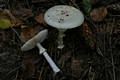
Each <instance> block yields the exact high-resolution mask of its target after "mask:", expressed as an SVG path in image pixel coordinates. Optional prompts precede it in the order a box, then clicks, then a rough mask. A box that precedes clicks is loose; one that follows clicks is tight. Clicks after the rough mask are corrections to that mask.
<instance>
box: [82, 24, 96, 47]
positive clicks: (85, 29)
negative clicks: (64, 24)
mask: <svg viewBox="0 0 120 80" xmlns="http://www.w3.org/2000/svg"><path fill="white" fill-rule="evenodd" d="M81 36H83V37H84V39H85V41H86V43H87V44H88V45H89V46H90V47H91V48H94V47H95V38H94V36H93V33H92V31H91V29H90V27H89V26H88V24H87V23H86V22H84V23H83V25H82V33H81Z"/></svg>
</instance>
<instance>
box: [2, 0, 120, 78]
mask: <svg viewBox="0 0 120 80" xmlns="http://www.w3.org/2000/svg"><path fill="white" fill-rule="evenodd" d="M55 5H70V6H74V7H75V8H77V9H79V10H81V11H82V13H83V14H84V16H85V21H84V23H83V24H82V25H81V26H79V27H76V28H74V29H69V30H67V31H66V32H65V35H66V36H65V37H64V44H65V47H64V48H63V49H62V50H60V49H58V48H57V41H56V40H57V35H58V30H57V29H55V28H53V27H51V26H49V25H47V24H46V23H45V21H44V18H43V17H44V13H45V12H46V11H47V10H48V9H49V8H51V7H53V6H55ZM4 12H5V13H4ZM11 15H12V16H11ZM2 19H3V20H6V19H7V20H9V21H10V22H11V23H12V24H14V26H12V27H9V28H4V27H5V25H3V24H2V23H1V22H0V80H120V2H119V1H117V0H115V1H112V0H0V21H1V20H2ZM12 21H13V22H12ZM6 24H8V23H6ZM1 25H2V26H1ZM43 29H48V37H47V39H46V40H44V42H42V43H41V44H42V45H43V46H44V47H45V48H46V50H47V52H48V54H49V55H50V57H51V58H52V59H53V60H54V61H55V63H56V64H57V66H58V67H59V68H60V69H61V72H59V73H57V74H56V75H54V72H53V71H52V69H51V68H50V66H49V64H48V63H47V61H46V60H45V58H44V57H43V56H42V55H39V53H38V52H39V51H38V49H37V47H35V48H33V49H31V50H29V51H25V52H22V51H21V46H22V45H23V44H24V43H25V42H26V41H27V40H29V39H30V38H32V37H33V36H35V35H36V34H37V33H38V32H39V31H41V30H43Z"/></svg>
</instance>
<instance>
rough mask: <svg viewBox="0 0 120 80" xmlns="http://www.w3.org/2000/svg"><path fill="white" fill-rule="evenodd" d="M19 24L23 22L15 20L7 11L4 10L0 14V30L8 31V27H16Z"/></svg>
mask: <svg viewBox="0 0 120 80" xmlns="http://www.w3.org/2000/svg"><path fill="white" fill-rule="evenodd" d="M21 24H23V22H22V21H20V20H19V19H17V18H16V17H15V16H14V15H13V14H12V13H11V12H10V11H9V10H8V9H4V10H3V12H2V13H0V28H2V29H8V28H9V27H18V26H19V25H21Z"/></svg>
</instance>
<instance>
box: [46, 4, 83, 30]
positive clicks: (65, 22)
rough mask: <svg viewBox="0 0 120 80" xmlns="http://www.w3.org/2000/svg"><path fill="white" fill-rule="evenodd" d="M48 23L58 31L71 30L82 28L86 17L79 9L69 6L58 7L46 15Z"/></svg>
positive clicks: (49, 10)
mask: <svg viewBox="0 0 120 80" xmlns="http://www.w3.org/2000/svg"><path fill="white" fill-rule="evenodd" d="M44 19H45V21H46V23H47V24H48V25H50V26H52V27H55V28H58V29H70V28H75V27H78V26H80V25H81V24H82V23H83V21H84V16H83V14H82V12H81V11H80V10H79V9H76V8H74V7H72V6H68V5H57V6H54V7H52V8H50V9H48V10H47V11H46V13H45V15H44Z"/></svg>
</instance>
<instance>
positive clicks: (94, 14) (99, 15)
mask: <svg viewBox="0 0 120 80" xmlns="http://www.w3.org/2000/svg"><path fill="white" fill-rule="evenodd" d="M106 15H107V9H106V8H104V7H102V8H98V9H93V10H92V11H91V13H90V17H91V18H92V20H94V21H96V22H100V21H103V19H104V18H105V17H106Z"/></svg>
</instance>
